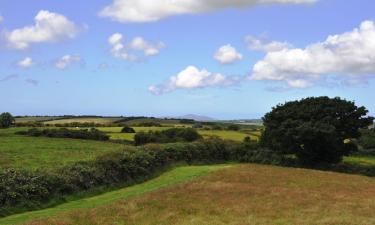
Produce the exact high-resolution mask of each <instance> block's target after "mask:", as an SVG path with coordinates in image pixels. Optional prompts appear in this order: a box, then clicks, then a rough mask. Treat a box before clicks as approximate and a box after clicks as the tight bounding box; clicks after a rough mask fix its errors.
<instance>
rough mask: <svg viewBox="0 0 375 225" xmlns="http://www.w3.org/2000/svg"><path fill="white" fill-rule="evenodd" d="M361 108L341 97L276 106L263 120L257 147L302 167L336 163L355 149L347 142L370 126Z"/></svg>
mask: <svg viewBox="0 0 375 225" xmlns="http://www.w3.org/2000/svg"><path fill="white" fill-rule="evenodd" d="M367 113H368V110H367V109H366V108H365V107H357V106H356V105H355V103H354V102H351V101H346V100H343V99H341V98H338V97H337V98H329V97H312V98H306V99H302V100H300V101H292V102H287V103H285V104H280V105H277V106H276V107H274V108H273V109H272V111H271V112H269V113H267V114H266V115H265V116H264V117H263V123H264V126H265V130H264V133H263V135H262V138H261V144H262V145H263V146H265V147H269V148H271V149H272V150H274V151H276V152H279V153H280V154H293V155H295V156H297V158H298V159H299V161H300V162H301V163H303V164H307V165H314V164H317V163H337V162H340V161H341V160H342V157H343V156H345V155H348V154H350V153H351V152H352V151H354V150H356V146H355V145H354V144H353V143H352V142H351V141H349V140H351V139H354V138H359V137H360V135H361V133H360V132H359V129H360V128H367V127H368V126H369V125H370V124H372V122H373V119H374V118H372V117H368V116H366V115H367Z"/></svg>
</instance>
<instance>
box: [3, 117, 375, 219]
mask: <svg viewBox="0 0 375 225" xmlns="http://www.w3.org/2000/svg"><path fill="white" fill-rule="evenodd" d="M119 118H120V117H119ZM43 119H44V120H42V123H43V124H40V123H39V122H41V120H40V118H36V120H34V121H33V120H32V119H31V118H27V122H30V123H33V122H38V124H36V125H38V126H41V127H36V129H41V130H42V129H61V128H64V125H69V124H71V123H75V124H78V125H80V124H83V125H86V123H90V124H92V125H93V126H95V128H96V129H98V130H99V131H101V132H104V133H105V134H107V135H109V137H110V140H108V141H93V140H82V139H70V138H52V137H32V136H25V135H19V134H18V132H19V131H26V130H28V129H30V128H31V127H12V128H8V129H0V138H1V142H0V168H2V169H7V168H12V169H16V170H25V171H35V172H36V174H38V173H40V172H48V171H51V172H52V173H54V171H60V169H63V170H62V171H66V172H67V173H68V171H72V170H70V169H69V168H73V167H70V166H74V165H78V167H74V168H78V171H77V173H78V174H77V175H76V172H74V173H68V174H70V175H69V176H78V177H77V178H79V179H85V178H84V177H80V175H79V172H80V168H82V169H83V171H82V172H83V174H84V176H86V174H87V172H89V171H96V169H99V170H100V168H102V167H101V166H100V165H102V163H103V162H106V163H108V165H116V163H119V162H124V161H127V160H131V159H132V157H129V158H126V160H120V161H118V162H117V161H116V158H117V156H120V157H122V156H124V155H125V156H126V154H124V152H133V153H131V154H134V151H140V150H141V151H144V150H145V149H150V150H151V151H155V149H158V150H156V151H163V148H164V149H174V150H172V155H171V157H172V158H173V157H175V156H179V154H180V153H178V151H181V152H185V151H186V150H184V146H185V145H186V143H185V144H182V143H181V145H180V144H178V143H176V144H171V145H164V144H153V145H150V146H148V147H140V148H139V147H136V146H133V145H134V142H133V141H134V136H135V134H136V133H139V132H146V133H147V132H149V131H153V132H155V131H164V130H168V129H171V128H192V127H195V126H197V124H199V125H200V126H199V127H196V128H194V129H195V130H196V131H197V132H198V133H199V134H200V135H201V136H202V137H203V138H204V139H207V140H210V138H211V137H218V138H220V139H224V140H227V141H229V142H228V143H227V144H229V145H228V147H224V146H223V144H224V142H222V143H220V144H219V146H220V147H219V148H220V149H221V148H226V149H227V150H228V151H232V150H231V149H236V147H235V146H236V144H239V143H242V142H243V141H244V139H245V138H246V137H250V138H251V140H252V141H255V142H256V141H258V140H259V138H260V136H261V135H262V130H263V127H262V126H255V125H253V124H252V125H246V124H240V125H239V126H238V125H236V126H238V128H237V129H238V130H230V129H229V127H230V125H231V124H229V123H217V122H215V123H204V125H201V123H198V122H194V121H193V122H191V121H189V122H186V121H183V122H181V121H179V120H165V119H153V118H146V119H145V118H141V119H139V118H137V119H134V120H127V119H124V118H122V120H117V119H118V118H117V119H115V117H113V118H112V117H110V118H105V117H100V118H99V117H98V118H92V117H88V118H85V117H81V118H69V119H61V118H57V119H55V118H52V120H48V117H46V118H43ZM21 121H22V120H21ZM60 121H62V122H61V123H60ZM118 121H120V123H118ZM23 122H24V121H23ZM23 122H21V123H23ZM61 125H63V126H61ZM123 125H127V126H129V125H132V128H134V130H135V132H136V133H122V132H121V130H122V128H123ZM142 125H148V126H142ZM55 126H56V127H57V128H56V127H55ZM34 128H35V126H34ZM66 128H67V129H68V131H69V130H70V131H72V130H79V129H90V128H91V127H85V126H82V127H81V126H80V127H75V126H67V127H66ZM64 129H65V128H64ZM365 138H368V137H367V136H365ZM220 139H219V140H220ZM214 140H215V139H214ZM366 140H367V139H366ZM255 142H253V143H255ZM213 143H214V142H213ZM211 144H212V143H211ZM211 144H208V145H207V148H208V149H211V150H208V151H213V150H215V149H216V148H215V147H214V146H215V145H211ZM227 144H225V145H227ZM163 146H165V147H163ZM167 146H169V147H167ZM186 146H190V148H191V147H193V145H186ZM196 146H197V145H196ZM209 146H210V147H209ZM187 150H189V151H191V152H190V153H186V157H187V158H188V159H190V157H191V154H193V153H194V152H196V151H197V150H198V149H196V150H194V149H187ZM148 151H149V150H146V152H148ZM367 151H369V152H370V153H371V152H372V151H373V150H371V149H369V150H366V149H361V151H360V152H359V153H357V154H354V155H351V156H346V157H344V160H343V162H342V163H341V164H339V166H341V167H342V168H347V167H351V166H354V167H355V168H360V170H358V172H355V171H354V173H362V172H361V171H365V170H367V169H369V170H371V168H373V167H374V166H375V157H374V156H372V155H371V154H372V153H371V154H368V153H367ZM146 152H145V153H146ZM174 152H176V153H174ZM110 153H113V154H110ZM116 154H120V155H117V156H116ZM227 154H228V153H221V154H215V153H213V155H212V157H219V158H218V159H219V160H218V161H217V162H218V163H221V162H222V161H221V160H220V159H221V157H225V155H227ZM232 154H233V155H232V156H235V155H234V154H242V153H241V151H239V152H236V151H234V152H233V153H232ZM135 155H137V154H135ZM198 155H199V154H198ZM205 155H206V154H203V155H202V156H205ZM103 156H105V157H104V158H105V160H107V161H103V162H100V161H97V159H98V158H99V159H100V158H102V157H103ZM150 156H151V155H150ZM161 156H163V157H164V154H161V155H160V157H161ZM206 156H207V155H206ZM142 157H144V156H142ZM158 157H159V156H157V157H156V158H158ZM246 157H248V156H246ZM262 157H265V156H262ZM166 158H170V157H167V156H166ZM209 159H213V158H209ZM258 159H259V158H255V160H258ZM108 160H109V161H108ZM110 160H114V161H112V162H113V163H109V162H110ZM144 160H149V158H148V157H145V158H144ZM184 160H185V159H184ZM193 160H195V159H193ZM196 160H198V163H199V158H197V159H196ZM247 160H250V162H253V161H252V159H251V156H250V159H248V158H246V160H245V162H247ZM270 160H271V159H270ZM84 162H89V164H85V163H84ZM176 162H177V161H176ZM180 162H181V161H178V163H177V164H178V165H179V163H180ZM203 162H207V160H203ZM214 162H215V161H214ZM228 162H231V163H232V162H234V161H231V160H230V161H227V163H228ZM261 162H262V163H263V162H264V161H263V160H262V159H261ZM267 162H268V161H267ZM270 162H272V160H271V161H270ZM77 163H78V164H77ZM129 163H130V161H129ZM143 163H145V164H144V165H148V164H152V162H151V161H150V162H148V161H145V162H143ZM185 163H186V162H185ZM185 163H183V162H182V164H183V165H185ZM90 165H91V166H90ZM95 165H98V166H99V167H95ZM108 165H107V166H108ZM124 165H126V164H124ZM134 165H136V164H134ZM86 166H89V167H87V168H86ZM174 166H175V165H174V164H171V167H168V169H167V170H165V169H163V168H159V169H156V170H155V172H150V174H149V175H147V176H145V177H144V178H141V179H140V180H141V181H143V180H148V179H150V178H152V179H151V180H149V181H146V182H143V183H138V181H136V182H133V181H132V179H133V178H131V179H130V180H129V181H127V182H128V183H121V182H120V183H113V184H111V183H109V184H108V185H107V186H100V185H99V186H92V188H91V189H87V190H86V189H78V190H80V191H77V192H74V193H69V194H67V195H66V194H64V195H62V196H54V195H51V197H50V198H51V199H50V200H51V202H48V201H47V202H44V203H43V202H41V203H40V204H39V203H38V202H35V203H34V202H31V205H32V206H31V207H30V206H28V207H26V208H23V207H22V206H21V207H20V208H10V209H11V210H10V211H9V212H8V213H7V214H6V215H8V216H7V217H3V218H0V224H38V225H42V224H153V223H154V222H156V223H157V224H176V223H179V224H197V223H198V224H210V223H212V224H275V223H277V224H299V223H300V222H301V221H304V222H306V223H307V224H309V223H313V222H314V221H318V223H319V224H358V223H360V224H362V223H363V224H371V223H373V222H374V221H373V220H372V219H371V217H370V216H369V215H370V211H371V210H370V209H373V208H374V207H375V205H372V202H373V200H375V199H373V196H375V195H373V194H375V193H373V192H372V190H373V188H374V187H375V181H374V180H373V179H372V178H367V177H364V176H358V175H345V174H339V173H333V172H321V171H320V172H319V171H314V170H306V169H293V168H282V167H275V166H261V165H256V164H240V163H239V162H238V161H235V163H234V164H233V163H232V164H219V165H205V166H182V167H181V166H180V167H177V168H175V167H174ZM115 168H116V167H115ZM130 168H132V167H130ZM173 168H174V169H173ZM74 170H75V169H73V171H74ZM99 170H98V171H99ZM105 170H107V169H105ZM105 170H104V171H103V172H105ZM142 170H145V171H147V170H148V169H144V168H143V167H140V169H135V170H134V172H136V171H142ZM150 171H153V169H150ZM336 171H337V170H336ZM338 171H341V170H338ZM103 172H98V174H103ZM87 175H89V174H87ZM105 177H106V176H104V177H103V178H105ZM305 177H309V179H308V180H306V179H304V178H305ZM54 179H55V178H54ZM56 179H60V178H58V177H56ZM64 179H65V178H64ZM75 179H76V178H73V180H75ZM95 179H101V178H100V177H96V178H95ZM115 180H116V179H115ZM353 180H354V181H355V183H356V184H357V186H356V188H358V189H355V188H354V186H353V185H354V184H353V183H351V181H353ZM129 184H135V185H133V186H130V187H129ZM343 186H345V188H340V190H339V191H338V192H336V193H335V194H334V195H329V196H328V195H327V194H325V193H326V192H329V193H331V192H332V190H335V189H339V188H338V187H343ZM269 193H271V194H269ZM290 196H293V200H290ZM343 196H345V198H344V197H343ZM348 196H350V197H349V198H348ZM304 197H305V198H304ZM341 198H344V201H339V199H341ZM361 198H367V199H368V200H367V201H360V199H361ZM317 202H319V204H317ZM333 202H339V203H337V204H336V205H335V207H334V208H332V209H330V210H327V208H328V207H329V206H330V205H332V204H333ZM33 205H36V206H37V207H34V206H33ZM51 206H52V207H51ZM224 206H225V207H224ZM238 206H241V207H238ZM271 206H272V207H271ZM35 209H40V210H38V211H33V210H35ZM141 209H142V210H141ZM270 209H272V210H270ZM12 210H13V211H12ZM223 212H224V213H223ZM250 212H251V213H250ZM340 213H345V215H346V216H341V217H339V215H340ZM93 215H96V216H93ZM160 215H162V216H160ZM319 215H323V217H324V219H321V217H320V216H319ZM358 215H359V216H358ZM61 218H64V219H61ZM92 218H95V219H94V220H93V219H92ZM98 218H100V220H98Z"/></svg>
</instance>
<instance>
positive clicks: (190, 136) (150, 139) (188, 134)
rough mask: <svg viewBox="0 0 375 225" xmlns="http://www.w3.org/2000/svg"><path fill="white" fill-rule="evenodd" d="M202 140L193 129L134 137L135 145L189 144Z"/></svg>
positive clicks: (172, 130) (176, 129)
mask: <svg viewBox="0 0 375 225" xmlns="http://www.w3.org/2000/svg"><path fill="white" fill-rule="evenodd" d="M200 138H202V137H201V135H200V134H199V133H198V132H197V130H195V129H193V128H170V129H167V130H162V131H149V132H148V133H145V132H139V133H137V134H136V135H135V136H134V142H135V144H136V145H143V144H147V143H172V142H181V141H182V142H191V141H196V140H198V139H200Z"/></svg>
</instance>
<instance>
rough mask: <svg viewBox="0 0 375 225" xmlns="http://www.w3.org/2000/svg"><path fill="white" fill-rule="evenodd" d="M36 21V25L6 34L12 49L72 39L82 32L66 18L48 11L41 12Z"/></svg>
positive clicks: (22, 48)
mask: <svg viewBox="0 0 375 225" xmlns="http://www.w3.org/2000/svg"><path fill="white" fill-rule="evenodd" d="M34 21H35V24H34V25H31V26H26V27H23V28H19V29H15V30H12V31H7V32H5V40H6V42H7V44H8V46H9V47H10V48H14V49H17V50H24V49H28V48H29V47H30V45H32V44H35V43H45V42H59V41H63V40H66V39H72V38H74V37H76V35H77V34H78V33H79V31H80V28H79V27H78V26H77V25H76V24H75V23H74V22H72V21H70V20H69V19H67V18H66V17H65V16H63V15H61V14H58V13H53V12H49V11H46V10H41V11H39V12H38V14H37V15H36V16H35V18H34Z"/></svg>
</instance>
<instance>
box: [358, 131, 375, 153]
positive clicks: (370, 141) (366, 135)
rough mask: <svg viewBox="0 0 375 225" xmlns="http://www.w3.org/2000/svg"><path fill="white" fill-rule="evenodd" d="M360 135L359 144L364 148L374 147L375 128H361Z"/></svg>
mask: <svg viewBox="0 0 375 225" xmlns="http://www.w3.org/2000/svg"><path fill="white" fill-rule="evenodd" d="M361 133H362V136H361V138H359V140H358V141H359V144H360V145H361V146H362V147H363V148H364V149H375V130H374V129H371V130H362V131H361Z"/></svg>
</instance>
